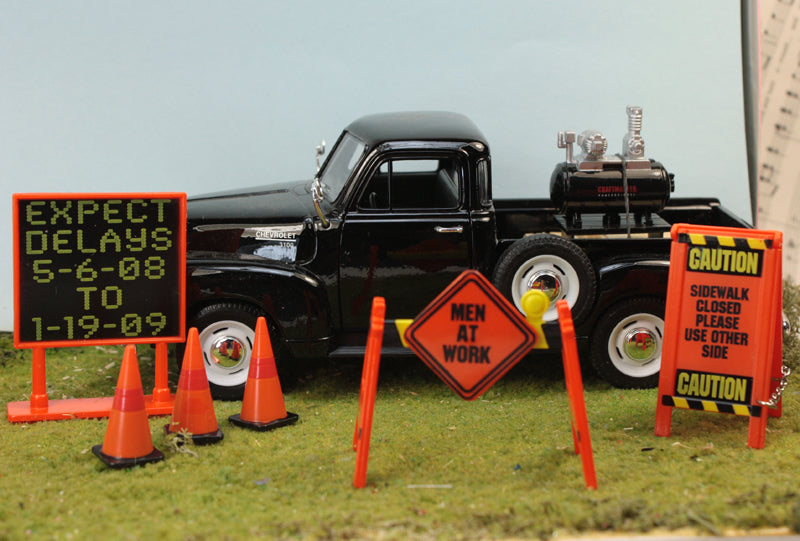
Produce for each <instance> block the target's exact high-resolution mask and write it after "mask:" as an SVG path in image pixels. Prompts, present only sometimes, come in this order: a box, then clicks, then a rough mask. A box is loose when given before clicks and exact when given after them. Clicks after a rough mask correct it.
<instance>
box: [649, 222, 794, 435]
mask: <svg viewBox="0 0 800 541" xmlns="http://www.w3.org/2000/svg"><path fill="white" fill-rule="evenodd" d="M672 240H673V243H672V251H671V254H670V274H669V286H668V292H667V310H666V322H665V328H664V334H665V336H664V348H663V355H662V361H661V375H660V379H659V403H658V409H657V414H656V434H657V435H661V436H666V435H669V430H670V417H671V410H670V409H669V408H671V407H679V408H688V409H698V410H704V411H714V412H725V413H734V414H737V415H743V416H749V417H751V419H755V420H754V421H752V423H753V424H751V437H750V439H749V441H748V444H749V445H750V446H751V447H763V431H764V430H765V429H766V424H765V423H766V417H767V416H766V414H765V413H764V411H763V410H764V404H765V403H766V402H767V401H768V400H769V399H770V393H771V392H772V391H773V390H774V389H775V388H776V382H775V381H773V379H774V378H775V377H776V376H777V377H778V378H779V376H780V374H781V366H780V365H781V351H780V350H781V334H780V328H781V315H780V314H781V242H782V237H781V234H780V233H779V232H774V231H758V230H752V229H734V228H720V227H701V226H690V225H684V224H678V225H675V226H673V228H672ZM759 418H761V419H759Z"/></svg>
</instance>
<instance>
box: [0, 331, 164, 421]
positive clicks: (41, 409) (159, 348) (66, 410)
mask: <svg viewBox="0 0 800 541" xmlns="http://www.w3.org/2000/svg"><path fill="white" fill-rule="evenodd" d="M31 353H32V357H33V362H32V365H33V366H32V385H31V387H32V388H31V398H30V401H27V402H26V401H21V402H9V403H8V406H7V408H6V410H7V413H8V420H9V421H10V422H12V423H29V422H34V421H58V420H62V419H93V418H98V417H108V416H109V414H110V413H111V406H112V403H113V401H114V397H113V396H107V397H98V398H67V399H60V400H50V399H49V398H48V396H47V367H46V360H45V357H46V355H45V348H43V347H35V348H32V350H31ZM155 378H156V382H155V388H154V389H153V394H152V395H148V396H145V397H144V402H145V408H146V410H147V414H148V415H170V414H171V413H172V406H173V397H172V395H170V392H169V386H168V383H167V379H168V359H167V344H166V343H163V342H162V343H158V344H157V345H156V366H155Z"/></svg>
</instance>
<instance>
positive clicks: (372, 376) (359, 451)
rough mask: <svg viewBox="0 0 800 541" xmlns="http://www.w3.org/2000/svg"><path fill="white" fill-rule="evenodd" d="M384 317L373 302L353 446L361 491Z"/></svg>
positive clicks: (382, 307) (382, 304)
mask: <svg viewBox="0 0 800 541" xmlns="http://www.w3.org/2000/svg"><path fill="white" fill-rule="evenodd" d="M385 317H386V301H385V300H384V299H383V298H382V297H375V298H374V299H373V300H372V314H371V316H370V327H369V335H368V337H367V350H366V352H365V354H364V368H363V372H362V375H361V392H360V393H359V405H358V417H356V433H355V437H354V442H353V447H354V448H355V451H356V470H355V474H354V475H353V486H354V487H355V488H364V487H365V486H366V485H367V462H368V461H369V440H370V436H371V435H372V416H373V413H374V411H375V395H376V393H377V391H378V371H379V369H380V362H381V347H382V346H383V327H384V323H385Z"/></svg>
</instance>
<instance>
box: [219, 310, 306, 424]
mask: <svg viewBox="0 0 800 541" xmlns="http://www.w3.org/2000/svg"><path fill="white" fill-rule="evenodd" d="M297 419H298V415H297V414H296V413H290V412H287V411H286V404H285V403H284V400H283V390H282V389H281V382H280V380H279V379H278V368H277V366H276V365H275V356H274V354H273V352H272V342H271V340H270V338H269V329H268V328H267V320H266V319H264V318H263V317H259V318H258V320H257V321H256V335H255V343H254V344H253V352H252V354H251V355H250V369H249V371H248V373H247V383H245V387H244V398H243V399H242V411H241V413H237V414H236V415H231V416H230V417H228V420H229V421H230V422H231V423H233V424H235V425H236V426H241V427H243V428H249V429H251V430H259V431H265V430H272V429H273V428H279V427H282V426H286V425H290V424H293V423H295V422H297Z"/></svg>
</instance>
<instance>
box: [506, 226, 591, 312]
mask: <svg viewBox="0 0 800 541" xmlns="http://www.w3.org/2000/svg"><path fill="white" fill-rule="evenodd" d="M492 282H493V283H494V285H495V286H496V287H497V288H498V289H499V290H500V292H501V293H503V295H505V296H506V298H508V299H509V300H510V301H511V302H512V303H513V304H514V305H515V306H516V307H517V309H519V310H520V312H521V311H522V308H521V305H520V299H521V298H522V295H524V294H525V293H526V292H527V291H528V290H530V289H532V288H533V287H532V286H533V285H534V283H536V284H538V286H539V287H538V288H537V289H542V290H544V291H545V293H548V297H550V307H549V308H548V310H547V312H545V314H544V321H546V322H547V321H555V320H556V319H558V312H557V310H556V302H557V301H559V300H561V299H566V300H567V303H568V304H569V307H570V310H571V311H572V319H573V320H574V321H575V322H576V323H577V322H580V321H581V320H582V319H583V318H584V317H586V315H587V314H588V313H589V311H590V310H591V308H592V304H593V303H594V296H595V292H596V289H597V279H596V278H595V274H594V269H593V268H592V262H591V261H589V258H588V257H587V256H586V254H585V253H584V251H583V250H581V248H580V247H579V246H578V245H577V244H575V243H574V242H572V241H570V240H567V239H565V238H562V237H556V236H554V235H547V234H536V235H530V236H528V237H523V238H521V239H520V240H518V241H516V242H515V243H514V244H512V245H511V246H510V247H509V248H508V250H506V251H505V252H503V254H502V255H501V256H500V259H499V261H498V262H497V265H496V266H495V269H494V273H493V274H492Z"/></svg>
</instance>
